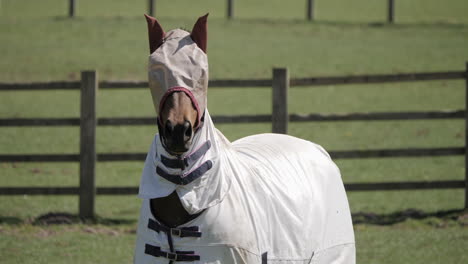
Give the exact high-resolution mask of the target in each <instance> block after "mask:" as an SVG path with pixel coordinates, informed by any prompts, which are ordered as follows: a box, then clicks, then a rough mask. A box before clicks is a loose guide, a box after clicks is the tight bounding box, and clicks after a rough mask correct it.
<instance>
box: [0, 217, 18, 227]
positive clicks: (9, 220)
mask: <svg viewBox="0 0 468 264" xmlns="http://www.w3.org/2000/svg"><path fill="white" fill-rule="evenodd" d="M21 223H23V220H21V218H18V217H12V216H0V224H1V225H3V224H6V225H18V224H21Z"/></svg>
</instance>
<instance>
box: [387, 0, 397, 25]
mask: <svg viewBox="0 0 468 264" xmlns="http://www.w3.org/2000/svg"><path fill="white" fill-rule="evenodd" d="M387 21H388V23H393V22H395V0H388V17H387Z"/></svg>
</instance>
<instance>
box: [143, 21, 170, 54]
mask: <svg viewBox="0 0 468 264" xmlns="http://www.w3.org/2000/svg"><path fill="white" fill-rule="evenodd" d="M145 17H146V22H148V39H149V48H150V54H152V53H153V52H154V51H155V50H156V49H158V48H159V46H161V44H162V43H163V39H164V36H165V35H166V33H165V32H164V29H163V28H162V27H161V25H160V24H159V22H158V21H157V20H156V18H154V17H151V16H148V15H146V14H145Z"/></svg>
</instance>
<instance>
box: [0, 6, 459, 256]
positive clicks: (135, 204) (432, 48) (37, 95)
mask: <svg viewBox="0 0 468 264" xmlns="http://www.w3.org/2000/svg"><path fill="white" fill-rule="evenodd" d="M66 2H67V1H63V0H43V1H25V0H3V1H1V3H0V35H1V39H2V41H1V42H0V58H2V59H1V60H0V82H29V81H47V80H77V79H79V76H80V73H79V72H80V71H81V70H84V69H97V70H98V72H99V78H100V79H105V80H119V79H136V80H145V79H146V63H147V56H148V53H147V52H148V47H147V37H146V25H145V21H144V19H143V17H142V13H144V12H146V1H143V0H141V1H124V0H119V1H116V0H113V1H111V0H101V1H91V0H79V1H78V2H79V3H78V9H77V14H78V16H77V18H75V19H68V18H66V13H67V4H66ZM192 2H193V1H192ZM192 2H191V1H188V0H171V1H157V17H158V18H159V19H160V21H161V22H162V24H163V26H164V27H165V28H166V29H170V28H174V27H185V28H188V29H190V28H191V27H192V25H193V23H194V22H195V19H196V17H198V16H200V15H202V14H204V13H206V12H210V18H209V35H210V36H209V47H208V51H209V53H208V54H209V60H210V75H211V78H269V77H271V69H272V67H288V68H289V71H290V75H291V76H292V77H311V76H323V75H344V74H363V73H394V72H413V71H448V70H462V69H464V64H465V61H467V60H468V49H467V48H466V47H467V44H468V16H466V13H467V11H468V2H467V1H464V0H448V1H439V0H412V1H396V21H397V23H396V24H395V25H387V24H385V23H383V22H384V21H385V19H386V8H385V7H386V1H384V0H382V1H371V0H359V1H345V0H327V1H315V2H316V18H317V21H316V22H313V23H311V22H307V21H305V20H304V16H305V11H304V6H305V1H289V2H287V3H286V2H285V1H280V0H270V1H268V2H267V1H265V0H261V1H260V0H256V1H236V6H235V17H236V19H234V20H232V21H227V20H226V19H225V18H224V16H225V1H219V0H204V1H197V5H196V6H194V5H193V3H192ZM266 2H267V4H266ZM191 3H192V4H191ZM464 88H465V84H464V82H463V81H434V82H417V83H397V84H377V85H347V86H323V87H307V88H292V89H291V90H290V93H289V96H290V105H289V108H290V112H292V113H345V112H371V111H424V110H442V109H463V108H464V107H465V102H464V98H465V97H464ZM208 102H209V103H208V104H209V109H210V113H211V114H212V115H220V114H223V115H231V114H255V113H257V114H268V113H270V112H271V90H270V89H263V88H256V87H250V88H246V89H241V88H234V89H218V88H216V87H211V88H210V90H209V98H208ZM78 115H79V93H78V92H76V91H40V92H35V91H14V92H1V93H0V118H9V117H77V116H78ZM152 115H153V106H152V105H151V99H150V94H149V92H148V91H147V90H146V89H124V90H118V91H117V90H114V91H110V90H103V91H100V92H99V94H98V116H100V117H114V116H152ZM217 127H218V128H219V129H220V130H221V131H222V132H223V133H224V134H225V135H226V136H227V137H228V138H229V139H230V140H235V139H238V138H241V137H243V136H247V135H251V134H255V133H264V132H269V131H271V125H270V124H240V125H228V124H223V125H217ZM154 133H156V127H155V126H132V127H129V126H122V127H98V130H97V150H98V152H127V151H130V152H146V151H147V149H148V146H149V144H150V142H151V140H152V138H153V135H154ZM289 133H290V134H292V135H294V136H298V137H302V138H305V139H308V140H312V141H314V142H317V143H319V144H321V145H323V146H324V147H325V148H326V149H327V150H349V149H377V148H404V147H446V146H463V144H464V138H465V128H464V122H463V121H462V120H436V121H427V120H426V121H378V122H313V123H291V124H290V126H289ZM78 150H79V129H78V127H8V128H7V127H3V128H0V154H6V153H11V154H21V153H77V152H78ZM336 162H337V164H338V166H339V167H340V170H341V172H342V176H343V179H344V181H345V182H383V181H390V182H392V181H419V180H461V179H463V177H464V173H465V168H464V158H463V157H462V156H454V157H434V158H393V159H365V160H356V159H351V160H337V161H336ZM141 169H142V162H118V163H116V162H101V163H98V165H97V179H96V183H97V185H98V186H136V185H138V184H139V178H140V173H141ZM77 185H78V164H77V163H1V164H0V186H77ZM348 198H349V201H350V206H351V209H352V211H353V212H354V213H357V212H366V213H369V214H381V215H384V216H388V215H391V214H393V213H396V214H401V215H404V214H406V212H407V209H408V208H416V209H417V210H420V211H422V212H424V213H426V214H428V215H429V216H428V217H424V218H422V219H407V220H405V221H402V222H395V223H393V224H391V225H373V224H372V221H368V222H365V223H364V224H359V225H356V226H355V230H356V241H357V248H358V262H359V263H442V262H443V263H465V262H466V260H467V255H466V254H464V251H465V250H466V248H467V246H468V244H467V241H468V239H467V238H468V237H467V236H468V232H467V229H466V227H467V223H466V220H463V219H466V214H465V215H463V213H457V214H456V215H455V216H454V217H452V218H450V217H439V216H431V215H432V214H433V212H439V211H446V210H456V209H460V208H462V207H463V202H464V200H463V199H464V193H463V191H462V190H434V191H388V192H350V193H349V194H348ZM139 206H140V201H139V200H138V199H137V198H136V197H135V196H117V197H109V196H98V198H97V201H96V212H97V213H98V215H99V220H98V221H97V223H94V224H90V223H87V224H82V223H74V224H72V225H67V226H37V225H32V224H31V223H33V222H34V219H36V218H37V217H38V216H40V215H43V214H46V213H48V212H67V213H70V214H76V212H77V209H78V198H77V197H76V196H28V195H25V196H0V237H1V239H0V263H63V262H64V260H65V261H67V262H69V263H103V262H104V263H108V262H113V263H129V262H131V258H132V254H133V244H134V239H135V234H134V229H135V224H136V223H135V221H136V219H137V218H138V213H139ZM457 217H458V218H457Z"/></svg>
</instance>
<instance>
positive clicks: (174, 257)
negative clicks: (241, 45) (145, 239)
mask: <svg viewBox="0 0 468 264" xmlns="http://www.w3.org/2000/svg"><path fill="white" fill-rule="evenodd" d="M187 253H188V254H187ZM145 254H148V255H151V256H153V257H156V258H157V257H163V258H167V259H169V260H171V261H197V260H200V256H198V255H194V254H193V251H176V252H175V253H172V252H166V251H162V250H161V248H160V247H156V246H153V245H150V244H145Z"/></svg>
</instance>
